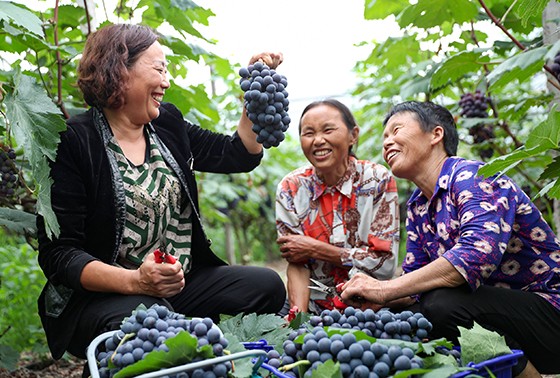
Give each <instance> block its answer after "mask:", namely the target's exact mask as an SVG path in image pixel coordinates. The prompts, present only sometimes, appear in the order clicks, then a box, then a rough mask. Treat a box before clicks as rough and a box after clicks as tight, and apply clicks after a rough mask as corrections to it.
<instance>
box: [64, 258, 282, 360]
mask: <svg viewBox="0 0 560 378" xmlns="http://www.w3.org/2000/svg"><path fill="white" fill-rule="evenodd" d="M285 299H286V289H285V286H284V283H283V281H282V279H281V278H280V276H279V275H278V274H277V273H276V272H274V271H273V270H271V269H268V268H260V267H252V266H213V267H203V268H198V269H197V270H195V271H192V272H189V273H188V274H187V276H186V277H185V288H184V289H183V291H182V292H181V293H180V294H177V295H175V296H173V297H170V298H166V299H162V298H155V297H150V296H142V295H120V294H114V293H99V294H96V295H95V296H94V297H93V300H92V301H91V302H90V304H89V305H88V307H87V308H86V309H85V310H84V312H83V313H82V315H81V317H80V321H79V324H78V327H77V329H76V332H75V333H74V335H73V337H72V341H71V343H70V346H69V347H68V352H70V353H71V354H72V355H74V356H76V357H80V358H86V348H87V347H88V345H89V343H90V342H91V341H92V340H93V339H94V338H95V337H96V336H97V335H99V334H101V333H103V332H107V331H111V330H115V329H118V328H119V327H120V325H121V323H122V321H123V319H124V318H125V317H127V316H130V314H131V313H132V311H133V310H134V309H135V308H136V307H138V305H139V304H141V303H143V304H144V305H145V306H146V307H150V306H151V305H153V304H154V303H158V304H162V305H166V306H167V307H169V308H170V309H171V310H173V311H175V312H178V313H181V314H184V315H186V316H188V317H206V316H207V317H210V318H212V319H213V320H214V322H216V323H217V322H218V320H219V316H220V314H228V315H236V314H239V313H245V314H248V313H257V314H276V313H277V312H278V311H279V310H280V309H281V308H282V305H283V304H284V301H285Z"/></svg>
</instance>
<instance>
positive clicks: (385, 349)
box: [268, 327, 423, 378]
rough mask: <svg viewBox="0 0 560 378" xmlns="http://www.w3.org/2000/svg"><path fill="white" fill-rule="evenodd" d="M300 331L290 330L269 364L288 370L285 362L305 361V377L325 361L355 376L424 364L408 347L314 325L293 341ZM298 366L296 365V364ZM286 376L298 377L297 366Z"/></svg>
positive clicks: (345, 374) (390, 372) (366, 377)
mask: <svg viewBox="0 0 560 378" xmlns="http://www.w3.org/2000/svg"><path fill="white" fill-rule="evenodd" d="M300 333H301V332H300V331H293V332H292V334H290V336H289V338H288V340H286V341H284V344H283V353H282V355H281V356H280V357H279V358H269V360H268V364H269V365H271V366H280V367H284V369H289V366H288V365H291V364H294V363H297V361H302V360H306V361H308V362H309V364H306V365H301V366H305V369H306V370H305V372H304V375H303V376H304V377H310V376H311V374H312V372H313V370H314V369H317V367H319V366H320V365H321V364H323V363H325V362H326V361H329V360H332V361H334V362H338V363H339V364H340V370H341V373H342V376H343V377H344V378H346V377H355V378H369V377H379V378H385V377H388V376H392V375H394V374H396V373H398V372H400V371H404V370H409V369H416V368H421V367H423V360H422V359H421V358H420V357H419V356H417V355H415V353H414V351H413V350H412V349H411V348H408V347H405V346H400V345H391V346H388V345H386V344H383V343H382V342H377V341H375V342H371V341H369V340H359V341H358V340H357V339H356V336H355V335H354V334H353V333H352V332H347V333H342V334H333V335H331V336H328V334H327V333H326V331H325V330H324V328H323V327H315V328H313V329H312V331H311V332H310V333H306V334H305V336H303V343H298V342H294V340H295V339H296V337H297V336H299V334H300ZM296 365H298V364H296ZM287 374H288V375H291V376H299V372H298V370H297V369H296V368H293V369H291V370H288V372H287Z"/></svg>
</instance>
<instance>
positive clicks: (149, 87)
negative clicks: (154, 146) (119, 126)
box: [125, 42, 169, 124]
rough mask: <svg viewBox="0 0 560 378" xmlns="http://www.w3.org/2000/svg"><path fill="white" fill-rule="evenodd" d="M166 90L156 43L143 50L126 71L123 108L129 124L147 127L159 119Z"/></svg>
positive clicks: (164, 76) (162, 65)
mask: <svg viewBox="0 0 560 378" xmlns="http://www.w3.org/2000/svg"><path fill="white" fill-rule="evenodd" d="M167 88H169V81H168V80H167V68H166V63H165V54H164V52H163V49H162V47H161V45H160V44H159V42H154V44H152V45H151V46H150V47H149V48H148V49H146V50H145V51H144V52H143V53H142V54H141V55H140V56H139V58H138V60H137V61H136V62H135V63H134V65H133V66H132V67H131V68H130V70H129V78H128V83H127V86H126V92H125V108H127V109H128V113H129V114H130V118H131V120H133V121H134V123H137V124H146V123H148V122H150V121H152V120H153V119H155V118H157V117H158V116H159V106H160V103H161V101H162V100H163V95H164V94H165V90H166V89H167Z"/></svg>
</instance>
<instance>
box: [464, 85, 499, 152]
mask: <svg viewBox="0 0 560 378" xmlns="http://www.w3.org/2000/svg"><path fill="white" fill-rule="evenodd" d="M489 104H490V99H489V98H487V97H486V96H484V94H483V93H482V92H481V91H480V90H478V89H477V90H476V92H475V93H474V94H473V93H465V94H464V95H462V96H461V100H460V101H459V106H460V107H461V108H462V110H461V117H465V118H488V106H489ZM469 134H470V135H471V136H472V137H473V142H474V143H475V144H481V143H484V142H485V141H487V140H491V139H494V137H495V134H494V128H493V127H492V125H488V124H485V123H482V122H481V123H478V124H476V125H474V126H471V127H470V129H469ZM478 152H479V155H480V157H482V158H491V157H492V155H493V154H494V150H493V149H492V148H481V149H480V150H479V151H478Z"/></svg>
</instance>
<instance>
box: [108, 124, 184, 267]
mask: <svg viewBox="0 0 560 378" xmlns="http://www.w3.org/2000/svg"><path fill="white" fill-rule="evenodd" d="M145 133H146V135H147V140H149V148H148V151H147V152H146V155H147V156H146V160H145V162H144V164H142V165H138V166H136V165H134V164H132V163H131V162H130V161H129V160H128V159H127V158H126V156H125V155H124V153H123V151H122V149H121V148H120V146H119V144H118V142H117V140H116V139H115V137H114V136H113V137H112V138H111V140H110V141H109V144H108V148H109V150H111V151H112V152H113V153H114V154H115V157H116V159H117V163H118V167H119V172H120V174H121V177H122V179H123V183H124V190H125V195H126V224H125V229H124V235H123V240H122V243H121V245H120V248H119V259H118V263H119V265H122V266H123V267H126V268H131V269H134V268H137V267H138V266H140V264H141V263H142V261H143V260H144V258H145V257H146V255H147V254H148V253H150V252H153V251H154V250H155V249H156V248H160V249H162V248H165V250H166V251H167V252H168V253H170V254H172V255H173V256H175V257H176V258H177V259H178V260H179V261H180V262H181V263H182V264H183V269H184V270H185V272H187V271H188V270H189V269H190V267H191V253H190V252H191V238H192V219H191V217H192V206H191V205H190V203H189V201H187V200H186V198H185V197H184V196H183V194H182V191H181V184H180V182H179V180H178V178H177V177H176V175H175V174H174V172H173V170H171V169H170V168H169V167H168V166H167V164H166V162H165V160H164V159H163V156H162V155H161V153H160V151H159V149H158V148H157V145H156V144H155V143H154V140H153V137H152V136H151V134H150V132H149V131H148V129H145Z"/></svg>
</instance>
